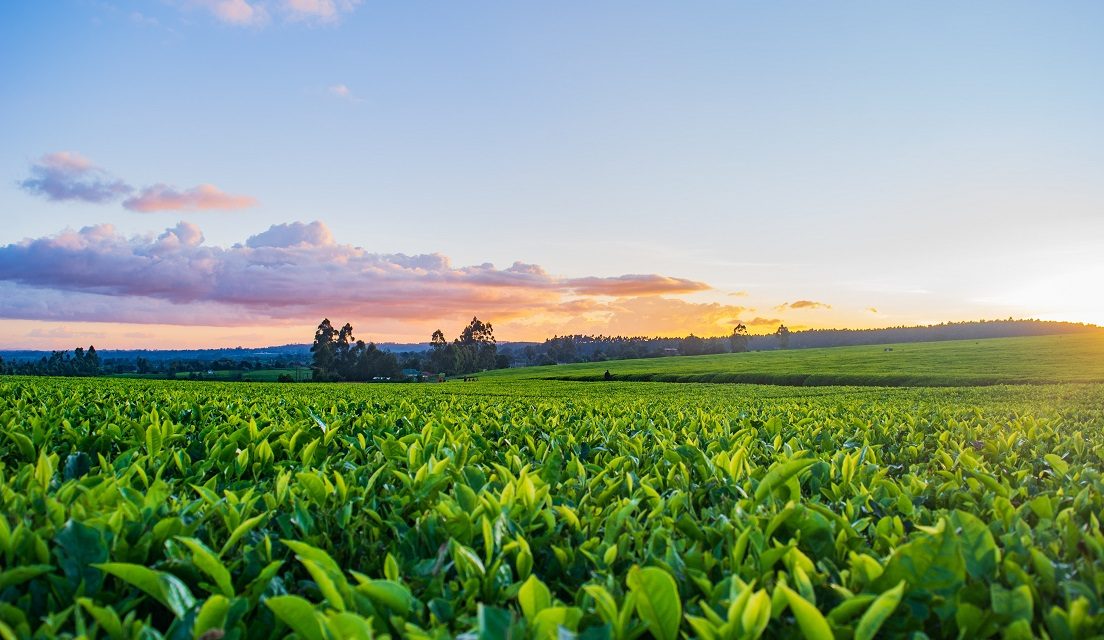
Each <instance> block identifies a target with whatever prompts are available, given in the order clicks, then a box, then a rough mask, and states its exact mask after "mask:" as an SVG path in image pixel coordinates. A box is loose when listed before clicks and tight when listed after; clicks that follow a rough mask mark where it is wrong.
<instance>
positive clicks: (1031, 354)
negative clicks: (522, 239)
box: [480, 333, 1104, 386]
mask: <svg viewBox="0 0 1104 640" xmlns="http://www.w3.org/2000/svg"><path fill="white" fill-rule="evenodd" d="M887 349H892V351H887ZM607 369H608V370H609V371H610V372H611V374H613V375H614V377H615V379H617V380H623V381H649V380H650V381H656V382H746V383H754V384H783V385H799V386H800V385H877V386H975V385H991V384H1043V383H1062V382H1104V333H1094V334H1071V335H1058V336H1038V337H1028V338H990V339H985V340H951V341H946V342H914V343H905V344H893V345H871V346H858V347H831V348H824V349H795V350H791V351H756V352H750V353H730V354H721V355H707V356H676V357H670V358H646V359H639V360H617V361H609V362H591V363H583V364H564V365H553V366H543V367H524V368H517V369H506V370H499V371H488V372H485V373H482V374H480V376H481V377H482V378H487V379H491V378H494V379H549V380H576V381H595V380H601V379H602V375H603V374H604V373H605V371H606V370H607Z"/></svg>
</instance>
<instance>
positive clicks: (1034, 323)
mask: <svg viewBox="0 0 1104 640" xmlns="http://www.w3.org/2000/svg"><path fill="white" fill-rule="evenodd" d="M1100 330H1101V329H1100V327H1097V326H1094V325H1086V324H1079V323H1073V322H1053V321H1046V320H1013V319H1011V318H1009V319H1008V320H977V321H970V322H946V323H943V324H936V325H929V326H922V327H890V328H885V329H807V330H803V331H791V330H790V329H788V328H787V327H786V326H785V325H780V326H779V327H778V328H777V329H776V330H775V331H774V333H769V334H760V335H749V334H748V333H747V330H746V328H744V327H743V325H738V326H737V327H736V328H735V329H734V330H733V332H732V334H730V335H727V336H719V337H707V338H703V337H698V336H694V335H692V334H691V335H689V336H687V337H685V338H645V337H639V336H633V337H625V336H602V335H599V336H592V335H570V336H556V337H553V338H549V339H548V340H545V341H544V342H543V343H541V344H539V345H536V346H527V347H525V348H524V349H522V350H521V352H520V354H519V355H520V356H521V362H520V363H518V364H522V365H542V364H567V363H573V362H601V361H604V360H631V359H635V358H658V357H662V356H672V355H684V356H690V355H705V354H715V353H734V352H742V351H770V350H775V349H810V348H816V347H844V346H854V345H864V344H893V343H899V342H935V341H940V340H975V339H981V338H1010V337H1018V336H1040V335H1054V334H1065V333H1085V332H1091V331H1100Z"/></svg>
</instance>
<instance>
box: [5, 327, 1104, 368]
mask: <svg viewBox="0 0 1104 640" xmlns="http://www.w3.org/2000/svg"><path fill="white" fill-rule="evenodd" d="M1099 331H1101V328H1100V327H1096V326H1094V325H1086V324H1077V323H1071V322H1052V321H1043V320H1012V319H1008V320H979V321H973V322H948V323H943V324H937V325H929V326H922V327H890V328H886V329H808V330H803V331H791V330H789V329H787V328H786V327H785V326H779V327H778V328H777V329H776V330H775V331H774V332H773V333H769V334H760V335H751V334H749V333H748V331H747V329H746V328H744V327H742V326H737V327H736V328H735V329H734V330H733V332H732V333H731V334H729V335H727V336H714V337H699V336H695V335H689V336H686V337H683V338H649V337H640V336H603V335H597V336H594V335H569V336H555V337H552V338H549V339H547V340H545V341H544V342H541V343H513V344H498V343H497V342H496V341H495V337H494V330H493V327H492V326H491V324H490V323H489V322H487V323H484V322H482V321H480V320H479V319H478V318H472V321H471V322H470V323H469V324H468V326H466V327H464V329H462V330H461V332H460V334H459V336H458V337H457V338H455V339H453V340H452V341H449V340H448V339H447V338H446V337H445V334H444V333H443V332H442V331H440V330H438V331H435V332H434V333H433V335H432V336H431V338H430V342H429V344H428V345H425V344H422V345H403V348H404V349H405V350H402V351H396V350H394V349H393V348H388V347H387V346H384V345H378V344H375V343H372V342H364V341H362V340H357V339H355V338H354V337H353V328H352V326H351V325H349V324H345V325H343V326H342V328H340V329H335V328H334V327H333V325H332V324H330V322H329V321H328V320H325V321H323V323H322V324H320V325H319V327H318V329H317V330H316V332H315V340H314V343H313V344H312V345H285V346H282V347H268V348H265V349H241V348H237V349H211V350H188V351H117V350H116V351H111V350H105V351H103V352H102V353H101V352H97V351H96V348H95V347H92V346H90V347H88V348H87V349H84V348H81V347H79V348H77V349H75V350H73V351H53V352H48V353H42V352H20V351H6V352H3V354H2V355H0V374H8V375H44V376H97V375H139V376H146V377H165V378H172V379H178V378H180V377H185V378H189V379H195V380H203V379H212V374H213V372H218V371H231V372H236V373H235V374H234V375H235V376H237V377H239V378H240V377H241V375H247V374H248V372H250V371H257V370H264V369H287V370H289V371H292V370H296V369H302V375H301V376H300V375H298V374H296V375H292V374H291V373H289V374H286V375H283V376H281V378H280V379H281V380H282V381H285V382H291V381H295V380H307V379H311V380H317V381H373V380H375V381H380V380H392V381H394V380H411V381H413V380H426V379H430V378H431V377H432V378H436V377H438V376H465V375H470V374H473V373H476V372H479V371H485V370H488V369H500V368H506V367H524V366H533V365H546V364H566V363H574V362H601V361H605V360H627V359H634V358H658V357H662V356H671V355H704V354H714V353H733V352H741V351H768V350H775V349H808V348H813V347H841V346H850V345H864V344H891V343H901V342H931V341H940V340H977V339H982V338H1007V337H1017V336H1037V335H1054V334H1071V333H1086V332H1099ZM239 374H240V375H239ZM220 379H226V378H225V377H221V378H220ZM230 379H233V378H230Z"/></svg>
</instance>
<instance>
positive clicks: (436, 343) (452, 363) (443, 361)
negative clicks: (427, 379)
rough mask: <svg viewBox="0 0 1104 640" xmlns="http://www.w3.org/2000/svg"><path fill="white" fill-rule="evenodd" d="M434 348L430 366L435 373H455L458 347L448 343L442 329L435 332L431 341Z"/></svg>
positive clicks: (430, 357)
mask: <svg viewBox="0 0 1104 640" xmlns="http://www.w3.org/2000/svg"><path fill="white" fill-rule="evenodd" d="M429 343H430V345H432V350H431V351H430V354H429V368H430V370H431V371H433V373H443V374H445V375H453V374H454V373H456V348H455V347H453V346H452V345H450V344H449V343H448V340H447V339H446V338H445V334H444V332H443V331H441V330H440V329H438V330H436V331H434V332H433V336H432V337H431V338H430V341H429Z"/></svg>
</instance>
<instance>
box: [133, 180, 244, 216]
mask: <svg viewBox="0 0 1104 640" xmlns="http://www.w3.org/2000/svg"><path fill="white" fill-rule="evenodd" d="M256 204H257V200H256V199H255V198H251V197H249V196H235V195H230V194H228V193H225V192H223V191H222V190H221V189H219V188H218V187H216V186H215V185H213V184H201V185H199V186H198V187H192V188H191V189H185V190H183V191H177V190H176V189H174V188H173V187H170V186H167V185H164V184H155V185H153V186H152V187H146V188H145V189H142V191H141V192H140V193H139V194H138V195H136V196H133V197H130V198H127V199H126V200H124V201H123V206H124V207H125V208H127V209H130V210H131V211H140V212H142V213H152V212H156V211H208V210H214V209H220V210H232V209H245V208H248V207H252V206H254V205H256Z"/></svg>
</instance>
